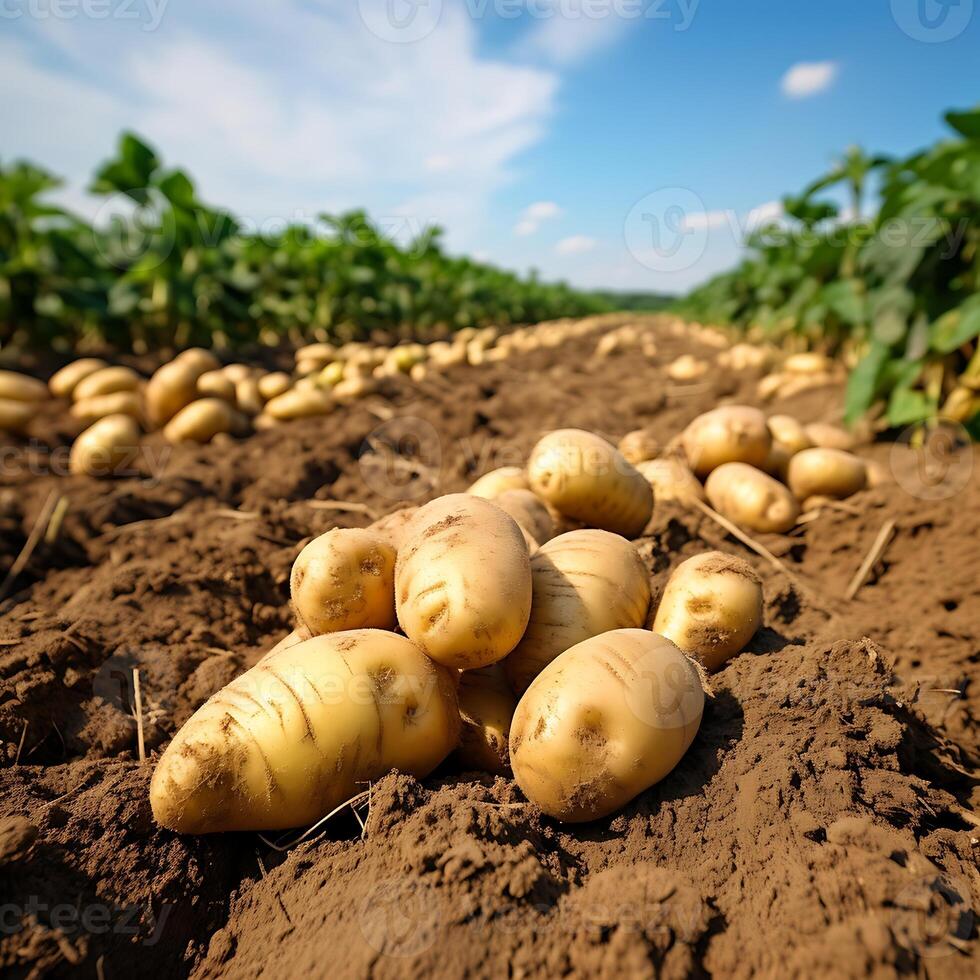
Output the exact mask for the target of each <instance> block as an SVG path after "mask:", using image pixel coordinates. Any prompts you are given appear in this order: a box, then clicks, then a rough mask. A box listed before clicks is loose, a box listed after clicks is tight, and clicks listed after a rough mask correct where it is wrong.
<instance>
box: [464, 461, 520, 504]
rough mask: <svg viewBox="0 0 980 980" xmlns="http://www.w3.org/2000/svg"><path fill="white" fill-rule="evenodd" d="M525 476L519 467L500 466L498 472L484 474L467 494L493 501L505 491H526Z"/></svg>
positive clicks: (492, 471)
mask: <svg viewBox="0 0 980 980" xmlns="http://www.w3.org/2000/svg"><path fill="white" fill-rule="evenodd" d="M527 489H529V487H528V482H527V474H526V473H525V472H524V470H522V469H521V467H519V466H501V467H500V469H499V470H491V471H490V472H489V473H484V474H483V476H481V477H480V478H479V479H478V480H477V481H476V483H474V484H473V485H472V486H471V487H470V488H469V490H467V491H466V492H467V493H472V494H473V495H474V496H476V497H484V498H486V499H487V500H493V499H494V497H499V496H500V495H501V494H502V493H505V492H506V491H507V490H527Z"/></svg>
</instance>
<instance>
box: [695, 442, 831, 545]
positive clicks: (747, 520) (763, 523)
mask: <svg viewBox="0 0 980 980" xmlns="http://www.w3.org/2000/svg"><path fill="white" fill-rule="evenodd" d="M806 451H807V452H811V451H812V450H809V449H808V450H806ZM796 458H797V457H796V456H794V457H793V459H796ZM704 489H705V491H706V492H707V494H708V500H709V501H710V502H711V506H712V507H714V508H715V510H717V511H718V512H719V513H720V514H722V515H724V516H725V517H727V518H728V519H729V520H730V521H734V522H735V523H736V524H738V525H740V526H741V527H747V528H750V529H751V530H753V531H761V532H763V533H775V534H785V533H786V532H787V531H788V530H789V529H790V528H791V527H792V526H793V525H794V524H795V523H796V519H797V517H799V516H800V505H799V502H798V501H797V499H796V497H794V496H793V494H791V493H790V492H789V490H787V489H786V487H784V486H783V484H781V483H780V482H779V481H778V480H774V479H773V478H772V477H771V476H769V475H768V474H767V473H763V472H762V470H757V469H756V468H755V467H754V466H749V465H748V464H747V463H725V464H724V465H722V466H719V467H718V469H716V470H714V471H712V473H711V476H709V477H708V482H707V483H706V484H705V485H704Z"/></svg>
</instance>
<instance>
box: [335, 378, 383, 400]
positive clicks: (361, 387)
mask: <svg viewBox="0 0 980 980" xmlns="http://www.w3.org/2000/svg"><path fill="white" fill-rule="evenodd" d="M377 390H378V383H377V381H375V380H374V378H345V379H344V380H343V381H338V382H337V384H335V385H334V386H333V390H332V391H331V394H332V395H333V397H334V398H335V399H336V400H337V401H338V402H340V403H341V405H346V404H349V403H350V402H354V401H357V400H358V399H359V398H364V397H365V396H366V395H371V394H373V393H374V392H375V391H377Z"/></svg>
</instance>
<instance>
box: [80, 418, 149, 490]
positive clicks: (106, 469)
mask: <svg viewBox="0 0 980 980" xmlns="http://www.w3.org/2000/svg"><path fill="white" fill-rule="evenodd" d="M139 444H140V429H139V426H138V425H137V424H136V422H135V421H134V420H133V418H132V417H131V416H129V415H109V416H107V417H106V418H104V419H100V420H99V421H98V422H96V423H95V425H93V426H91V427H90V428H88V429H86V430H85V431H84V432H83V433H82V434H81V435H80V436H79V437H78V438H77V439H76V440H75V442H74V444H73V445H72V447H71V455H70V456H69V457H68V469H69V471H70V472H71V473H74V474H86V475H87V476H97V477H100V476H113V475H114V474H116V473H118V472H119V471H120V470H122V469H125V468H126V467H127V466H129V465H130V464H131V463H132V462H133V460H134V459H135V458H136V454H137V453H138V452H139Z"/></svg>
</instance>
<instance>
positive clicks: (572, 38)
mask: <svg viewBox="0 0 980 980" xmlns="http://www.w3.org/2000/svg"><path fill="white" fill-rule="evenodd" d="M566 6H568V5H567V4H565V5H558V6H555V7H552V8H547V7H546V8H543V9H546V10H547V9H550V10H551V14H550V16H547V17H541V18H539V19H538V20H537V21H536V23H535V26H534V27H532V28H531V29H530V30H529V32H528V34H527V35H526V36H525V37H524V38H523V39H522V40H521V42H520V44H519V45H518V52H519V53H520V54H524V55H529V56H531V57H539V58H543V59H544V60H545V61H548V62H550V63H552V64H557V65H570V64H575V63H577V62H580V61H583V60H585V59H586V58H588V57H589V56H590V55H592V54H595V53H596V52H597V51H600V50H601V49H602V48H605V47H609V46H610V45H612V44H614V43H615V42H616V41H618V40H619V38H620V37H621V36H622V35H623V34H624V33H625V32H626V30H627V29H628V27H629V25H630V24H631V23H632V20H631V19H630V18H627V17H622V16H618V15H617V13H616V10H615V5H613V4H610V5H608V7H603V12H604V13H605V16H603V17H596V16H589V12H588V10H587V9H585V8H586V7H587V6H588V5H585V7H583V8H582V9H577V8H576V9H573V8H572V7H570V6H568V9H567V10H565V9H564V8H565V7H566Z"/></svg>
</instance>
